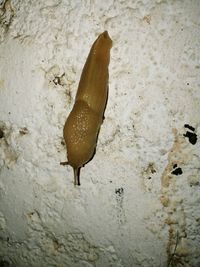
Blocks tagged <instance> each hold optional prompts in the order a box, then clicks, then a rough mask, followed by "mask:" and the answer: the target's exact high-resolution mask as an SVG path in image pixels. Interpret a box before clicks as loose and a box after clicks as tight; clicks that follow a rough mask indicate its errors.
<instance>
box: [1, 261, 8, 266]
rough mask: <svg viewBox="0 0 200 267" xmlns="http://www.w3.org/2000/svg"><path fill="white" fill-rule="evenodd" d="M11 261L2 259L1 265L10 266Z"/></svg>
mask: <svg viewBox="0 0 200 267" xmlns="http://www.w3.org/2000/svg"><path fill="white" fill-rule="evenodd" d="M9 266H10V263H9V262H7V261H5V260H0V267H9Z"/></svg>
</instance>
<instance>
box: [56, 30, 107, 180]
mask: <svg viewBox="0 0 200 267" xmlns="http://www.w3.org/2000/svg"><path fill="white" fill-rule="evenodd" d="M111 47H112V40H111V38H110V37H109V34H108V32H107V31H105V32H103V33H102V34H100V35H99V36H98V38H97V39H96V41H95V42H94V43H93V45H92V47H91V50H90V52H89V55H88V58H87V60H86V63H85V65H84V68H83V71H82V74H81V78H80V82H79V85H78V90H77V93H76V98H75V103H74V106H73V109H72V111H71V112H70V114H69V116H68V118H67V120H66V122H65V125H64V129H63V135H64V139H65V143H66V147H67V159H68V161H67V162H61V164H62V165H70V166H72V168H73V170H74V185H80V169H81V167H83V166H84V165H85V164H86V163H87V162H89V161H90V160H91V159H92V158H93V156H94V154H95V149H96V144H97V139H98V133H99V130H100V126H101V124H102V122H103V119H104V111H105V108H106V103H107V98H108V78H109V74H108V66H109V62H110V49H111Z"/></svg>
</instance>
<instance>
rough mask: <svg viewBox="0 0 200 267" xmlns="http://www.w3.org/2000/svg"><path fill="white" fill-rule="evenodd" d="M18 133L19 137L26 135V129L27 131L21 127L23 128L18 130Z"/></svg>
mask: <svg viewBox="0 0 200 267" xmlns="http://www.w3.org/2000/svg"><path fill="white" fill-rule="evenodd" d="M19 133H20V134H21V135H25V134H28V129H27V128H26V127H23V128H21V129H20V130H19Z"/></svg>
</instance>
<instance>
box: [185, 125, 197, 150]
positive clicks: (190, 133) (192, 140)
mask: <svg viewBox="0 0 200 267" xmlns="http://www.w3.org/2000/svg"><path fill="white" fill-rule="evenodd" d="M184 127H185V128H187V129H188V130H190V131H186V133H185V134H184V135H183V136H184V137H187V138H188V140H189V142H190V143H191V144H192V145H195V144H196V142H197V135H196V133H195V132H194V131H195V128H194V127H192V126H190V125H189V124H185V125H184Z"/></svg>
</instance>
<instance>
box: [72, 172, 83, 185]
mask: <svg viewBox="0 0 200 267" xmlns="http://www.w3.org/2000/svg"><path fill="white" fill-rule="evenodd" d="M73 170H74V185H81V184H80V168H73Z"/></svg>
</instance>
